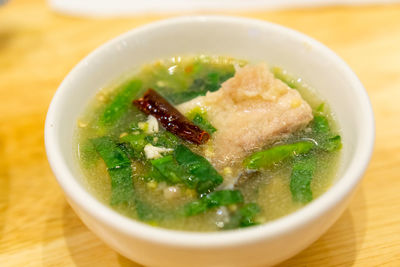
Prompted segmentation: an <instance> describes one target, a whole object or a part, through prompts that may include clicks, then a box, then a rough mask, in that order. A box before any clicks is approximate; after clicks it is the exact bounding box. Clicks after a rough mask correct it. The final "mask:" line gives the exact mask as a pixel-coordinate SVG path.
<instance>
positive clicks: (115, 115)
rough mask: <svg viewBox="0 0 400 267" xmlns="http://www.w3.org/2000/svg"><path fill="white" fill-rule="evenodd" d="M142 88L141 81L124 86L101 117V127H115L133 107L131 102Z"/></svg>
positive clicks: (134, 81)
mask: <svg viewBox="0 0 400 267" xmlns="http://www.w3.org/2000/svg"><path fill="white" fill-rule="evenodd" d="M141 87H142V82H141V81H139V80H133V81H130V82H129V83H127V84H124V85H123V88H121V89H120V91H119V93H118V94H117V95H116V96H115V97H114V99H113V100H112V101H111V102H110V103H109V104H108V105H107V106H106V108H105V110H104V112H103V114H102V115H101V116H100V119H99V124H100V125H101V126H111V125H114V124H115V123H116V122H117V121H118V120H119V119H120V118H121V117H122V116H123V115H124V113H125V112H126V111H127V110H128V108H129V107H130V106H131V102H132V100H133V98H134V97H135V96H136V94H137V93H138V92H139V90H140V89H141Z"/></svg>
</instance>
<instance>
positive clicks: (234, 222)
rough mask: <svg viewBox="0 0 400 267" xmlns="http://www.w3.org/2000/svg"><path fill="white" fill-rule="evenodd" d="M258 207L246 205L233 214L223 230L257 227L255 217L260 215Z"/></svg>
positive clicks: (254, 204)
mask: <svg viewBox="0 0 400 267" xmlns="http://www.w3.org/2000/svg"><path fill="white" fill-rule="evenodd" d="M260 211H261V209H260V206H258V204H256V203H247V204H245V205H243V206H242V207H241V208H239V209H238V210H237V211H236V212H234V213H233V214H232V215H231V217H230V218H229V222H228V223H226V224H225V226H224V229H235V228H238V227H249V226H253V225H257V224H258V223H257V222H256V221H255V216H256V215H257V214H258V213H260Z"/></svg>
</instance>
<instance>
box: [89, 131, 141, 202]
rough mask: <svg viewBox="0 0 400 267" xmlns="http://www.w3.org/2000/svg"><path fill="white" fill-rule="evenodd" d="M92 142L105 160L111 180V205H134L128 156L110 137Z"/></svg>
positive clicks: (92, 140)
mask: <svg viewBox="0 0 400 267" xmlns="http://www.w3.org/2000/svg"><path fill="white" fill-rule="evenodd" d="M91 142H92V143H93V145H94V147H95V149H96V151H97V152H98V153H99V154H100V156H101V157H102V159H103V160H104V162H105V164H106V166H107V171H108V173H109V175H110V178H111V205H117V204H120V203H127V204H129V203H132V201H133V200H134V188H133V181H132V167H131V165H130V160H129V158H128V156H127V155H126V154H125V153H124V151H123V150H121V148H120V147H119V146H118V145H117V144H116V143H115V142H114V141H113V140H112V139H111V138H110V137H106V136H104V137H99V138H94V139H91Z"/></svg>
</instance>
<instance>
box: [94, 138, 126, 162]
mask: <svg viewBox="0 0 400 267" xmlns="http://www.w3.org/2000/svg"><path fill="white" fill-rule="evenodd" d="M91 142H92V144H93V145H94V148H95V149H96V151H97V153H99V154H100V156H101V157H102V158H103V160H104V162H105V164H106V166H107V168H108V169H113V168H120V167H122V166H126V165H130V160H129V158H128V157H127V156H126V154H125V153H124V152H123V151H122V150H121V149H120V148H119V147H118V146H117V145H116V143H115V142H114V141H113V140H112V139H111V138H110V137H107V136H103V137H98V138H94V139H91Z"/></svg>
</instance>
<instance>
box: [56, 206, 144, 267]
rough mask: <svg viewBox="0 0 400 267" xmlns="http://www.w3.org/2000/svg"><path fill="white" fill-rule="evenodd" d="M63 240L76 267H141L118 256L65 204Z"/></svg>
mask: <svg viewBox="0 0 400 267" xmlns="http://www.w3.org/2000/svg"><path fill="white" fill-rule="evenodd" d="M62 221H63V230H64V239H65V243H66V246H67V248H68V251H69V254H70V258H71V259H72V261H73V262H74V264H75V265H74V266H77V267H89V266H90V267H91V266H96V267H102V266H104V267H106V266H107V267H113V266H120V267H141V266H142V265H140V264H137V263H134V262H132V261H130V260H129V259H127V258H125V257H123V256H121V255H119V254H118V253H117V252H116V251H114V250H113V249H111V248H110V247H108V246H107V245H106V244H105V243H103V241H101V240H100V239H99V238H98V237H97V236H96V235H95V234H94V233H92V232H91V231H90V230H89V229H88V228H87V227H86V226H85V225H84V224H83V223H82V221H81V220H80V219H79V217H78V216H77V215H76V214H75V212H74V211H73V210H72V208H71V207H70V206H69V205H68V203H65V206H64V211H63V219H62Z"/></svg>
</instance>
